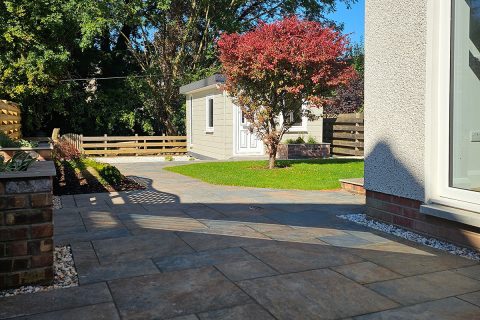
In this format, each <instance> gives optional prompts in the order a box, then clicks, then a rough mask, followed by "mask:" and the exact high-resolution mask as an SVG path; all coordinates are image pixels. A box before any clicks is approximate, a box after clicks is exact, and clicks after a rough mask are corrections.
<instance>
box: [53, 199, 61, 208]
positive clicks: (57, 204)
mask: <svg viewBox="0 0 480 320" xmlns="http://www.w3.org/2000/svg"><path fill="white" fill-rule="evenodd" d="M52 199H53V209H62V199H61V198H60V197H59V196H53V198H52Z"/></svg>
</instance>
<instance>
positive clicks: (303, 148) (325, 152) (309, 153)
mask: <svg viewBox="0 0 480 320" xmlns="http://www.w3.org/2000/svg"><path fill="white" fill-rule="evenodd" d="M277 154H278V159H315V158H326V157H330V144H329V143H318V144H280V145H279V146H278V153H277Z"/></svg>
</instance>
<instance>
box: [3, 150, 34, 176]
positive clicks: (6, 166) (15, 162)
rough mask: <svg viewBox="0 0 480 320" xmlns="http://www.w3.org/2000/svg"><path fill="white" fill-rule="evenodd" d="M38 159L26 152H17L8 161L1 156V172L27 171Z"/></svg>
mask: <svg viewBox="0 0 480 320" xmlns="http://www.w3.org/2000/svg"><path fill="white" fill-rule="evenodd" d="M36 160H37V159H35V158H33V157H32V156H30V155H29V154H28V153H26V152H15V153H14V155H13V156H12V158H11V159H9V160H7V161H5V158H4V157H3V156H0V172H14V171H27V170H28V168H29V167H30V166H31V165H32V164H33V163H34V162H35V161H36Z"/></svg>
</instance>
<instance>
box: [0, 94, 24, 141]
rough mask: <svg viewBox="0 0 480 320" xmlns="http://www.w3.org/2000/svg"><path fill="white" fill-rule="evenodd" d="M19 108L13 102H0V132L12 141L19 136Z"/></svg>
mask: <svg viewBox="0 0 480 320" xmlns="http://www.w3.org/2000/svg"><path fill="white" fill-rule="evenodd" d="M20 123H21V112H20V107H19V106H18V105H17V104H16V103H13V102H10V101H6V100H0V131H1V132H3V133H5V134H6V135H8V136H9V137H10V138H12V139H18V138H20V136H21V130H20V129H21V124H20Z"/></svg>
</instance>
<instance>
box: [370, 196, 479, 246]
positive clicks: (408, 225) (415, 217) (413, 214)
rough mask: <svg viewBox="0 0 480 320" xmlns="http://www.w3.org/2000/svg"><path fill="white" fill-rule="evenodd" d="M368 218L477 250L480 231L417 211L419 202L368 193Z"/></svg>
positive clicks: (420, 203)
mask: <svg viewBox="0 0 480 320" xmlns="http://www.w3.org/2000/svg"><path fill="white" fill-rule="evenodd" d="M366 200H367V215H369V216H370V217H372V218H375V219H378V220H382V221H385V222H387V223H391V224H394V225H397V226H400V227H402V228H405V229H409V230H412V231H415V232H418V233H421V234H424V235H427V236H431V237H434V238H438V239H443V240H446V241H449V242H453V243H456V244H459V245H461V246H468V247H471V248H474V249H477V250H480V228H477V227H472V226H468V225H464V224H461V223H458V222H453V221H450V220H445V219H441V218H437V217H433V216H429V215H425V214H423V213H421V212H420V206H421V205H422V202H421V201H417V200H412V199H408V198H402V197H397V196H393V195H389V194H385V193H380V192H375V191H370V190H367V192H366Z"/></svg>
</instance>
